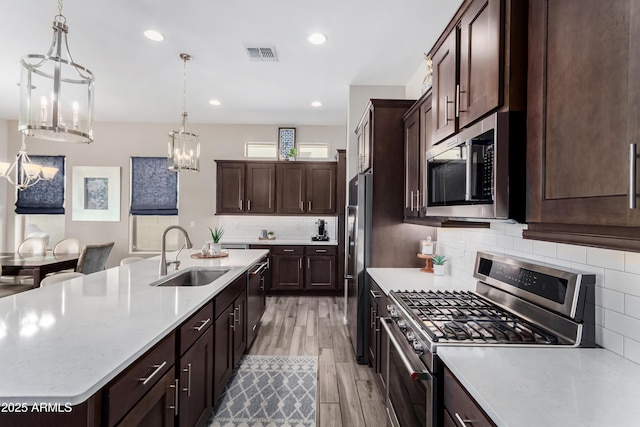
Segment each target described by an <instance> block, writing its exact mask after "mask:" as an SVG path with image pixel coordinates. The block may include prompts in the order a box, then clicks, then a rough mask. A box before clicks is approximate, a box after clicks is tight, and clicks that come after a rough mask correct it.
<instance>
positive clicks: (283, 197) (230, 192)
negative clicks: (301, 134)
mask: <svg viewBox="0 0 640 427" xmlns="http://www.w3.org/2000/svg"><path fill="white" fill-rule="evenodd" d="M216 163H217V178H216V213H217V214H256V215H258V214H259V215H263V214H309V215H334V214H335V213H336V193H337V191H339V190H341V191H344V190H343V189H339V188H338V187H337V184H336V179H337V166H336V162H237V161H226V160H218V161H216Z"/></svg>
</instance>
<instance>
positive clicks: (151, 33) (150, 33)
mask: <svg viewBox="0 0 640 427" xmlns="http://www.w3.org/2000/svg"><path fill="white" fill-rule="evenodd" d="M144 36H145V37H146V38H148V39H149V40H153V41H154V42H161V41H162V40H164V36H163V35H162V34H160V33H159V32H157V31H155V30H146V31H145V32H144Z"/></svg>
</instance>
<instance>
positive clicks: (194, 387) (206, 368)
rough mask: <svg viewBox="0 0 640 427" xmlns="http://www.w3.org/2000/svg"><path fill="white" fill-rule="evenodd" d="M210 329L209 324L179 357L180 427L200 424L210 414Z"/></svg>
mask: <svg viewBox="0 0 640 427" xmlns="http://www.w3.org/2000/svg"><path fill="white" fill-rule="evenodd" d="M213 329H214V328H212V327H211V326H210V327H209V328H208V329H207V331H206V332H205V333H204V334H203V335H202V336H201V337H200V338H198V340H197V341H196V342H195V344H193V346H191V348H189V350H187V352H186V353H185V354H184V355H183V356H182V357H181V358H180V367H179V369H180V371H179V373H178V374H179V376H178V378H179V379H180V382H179V384H180V393H179V396H180V398H179V406H178V408H179V420H180V421H179V424H180V427H185V426H187V427H191V426H196V425H202V424H203V423H204V422H205V421H206V420H207V419H208V418H209V415H210V413H211V406H212V403H213V402H212V393H213V387H212V385H213Z"/></svg>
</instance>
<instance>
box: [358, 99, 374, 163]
mask: <svg viewBox="0 0 640 427" xmlns="http://www.w3.org/2000/svg"><path fill="white" fill-rule="evenodd" d="M371 115H372V111H370V110H369V111H367V113H366V114H365V115H364V116H363V117H362V120H361V121H360V124H359V125H358V129H357V130H356V136H357V140H358V173H363V172H366V171H368V170H369V169H371V152H372V151H373V150H372V147H371V143H372V141H373V140H372V138H371Z"/></svg>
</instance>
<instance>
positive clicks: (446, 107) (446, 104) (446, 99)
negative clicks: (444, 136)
mask: <svg viewBox="0 0 640 427" xmlns="http://www.w3.org/2000/svg"><path fill="white" fill-rule="evenodd" d="M448 124H449V95H445V96H444V126H447V125H448Z"/></svg>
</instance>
